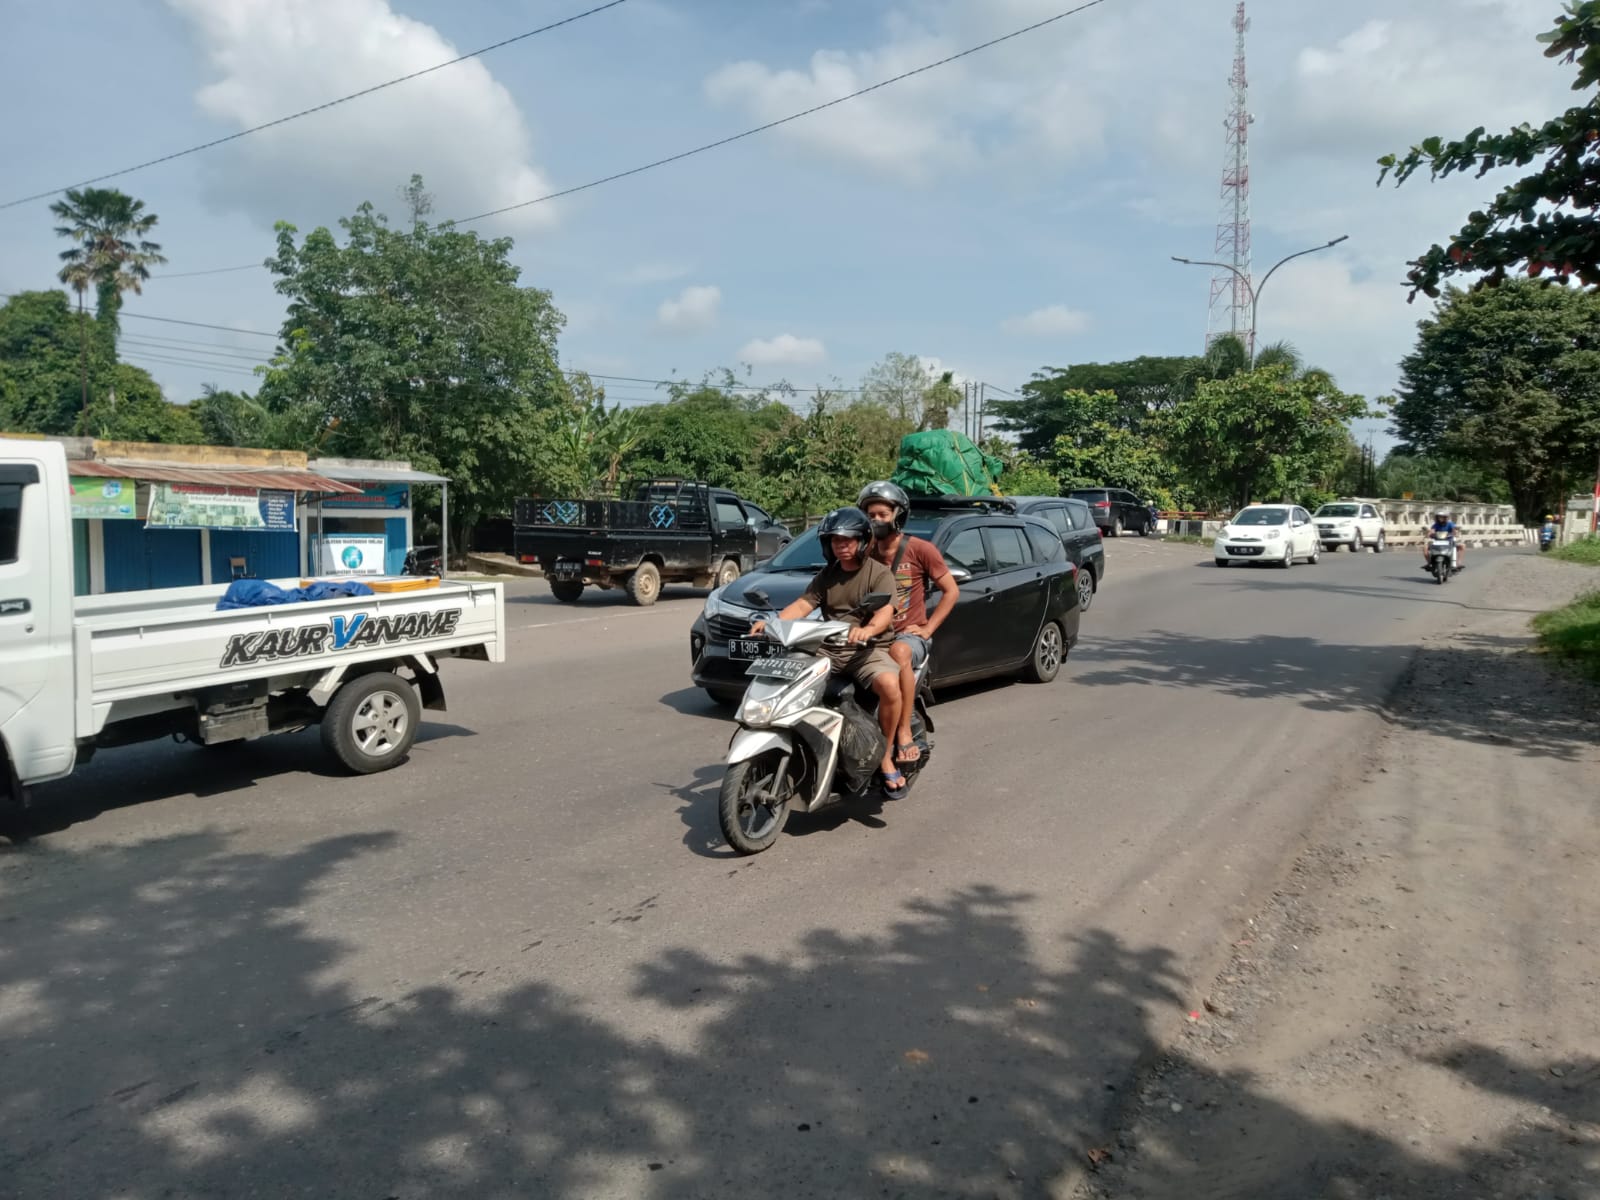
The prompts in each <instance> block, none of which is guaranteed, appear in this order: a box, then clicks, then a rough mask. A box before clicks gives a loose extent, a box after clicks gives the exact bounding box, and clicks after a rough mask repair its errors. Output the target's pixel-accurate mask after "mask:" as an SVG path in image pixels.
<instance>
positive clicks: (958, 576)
mask: <svg viewBox="0 0 1600 1200" xmlns="http://www.w3.org/2000/svg"><path fill="white" fill-rule="evenodd" d="M950 578H951V579H954V580H955V581H956V582H957V583H970V582H971V581H972V572H971V571H969V570H967V569H966V568H965V567H951V568H950Z"/></svg>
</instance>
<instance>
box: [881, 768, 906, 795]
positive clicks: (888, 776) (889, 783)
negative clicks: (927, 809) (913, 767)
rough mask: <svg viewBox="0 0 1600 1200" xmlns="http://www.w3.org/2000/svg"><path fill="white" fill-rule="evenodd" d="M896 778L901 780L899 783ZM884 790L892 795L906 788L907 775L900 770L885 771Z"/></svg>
mask: <svg viewBox="0 0 1600 1200" xmlns="http://www.w3.org/2000/svg"><path fill="white" fill-rule="evenodd" d="M896 780H898V781H899V783H898V785H897V784H896V782H895V781H896ZM883 790H884V791H886V792H888V793H889V794H890V795H891V796H895V795H898V794H899V793H901V792H903V791H905V790H906V777H905V775H903V774H902V773H901V772H899V771H885V772H884V773H883Z"/></svg>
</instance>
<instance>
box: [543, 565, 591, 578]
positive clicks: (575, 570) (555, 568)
mask: <svg viewBox="0 0 1600 1200" xmlns="http://www.w3.org/2000/svg"><path fill="white" fill-rule="evenodd" d="M550 578H551V579H582V578H583V564H582V563H575V562H558V563H551V564H550Z"/></svg>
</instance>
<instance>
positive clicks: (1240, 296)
mask: <svg viewBox="0 0 1600 1200" xmlns="http://www.w3.org/2000/svg"><path fill="white" fill-rule="evenodd" d="M1233 28H1234V33H1235V35H1236V37H1235V44H1234V53H1233V76H1232V78H1231V79H1229V81H1228V82H1229V86H1230V87H1231V89H1232V92H1233V102H1232V104H1231V105H1230V106H1229V109H1228V119H1227V122H1226V125H1227V130H1228V138H1227V147H1228V151H1227V157H1226V158H1225V159H1224V160H1223V165H1222V214H1221V216H1220V217H1219V219H1218V221H1217V253H1216V258H1217V261H1219V262H1226V263H1232V264H1233V270H1232V271H1217V272H1216V273H1215V274H1214V275H1213V276H1212V277H1211V311H1210V315H1209V317H1208V319H1207V322H1206V345H1207V346H1208V347H1209V346H1210V345H1211V343H1212V342H1213V341H1215V340H1216V339H1217V338H1219V337H1221V336H1223V335H1224V334H1232V335H1233V336H1234V337H1237V338H1238V339H1239V340H1240V341H1241V342H1243V343H1245V346H1246V349H1247V350H1248V351H1249V353H1251V354H1252V355H1253V354H1254V353H1255V347H1254V346H1252V345H1250V344H1249V343H1250V338H1251V334H1250V298H1251V297H1250V289H1251V287H1252V286H1253V285H1252V283H1251V279H1250V125H1251V123H1252V122H1253V121H1254V120H1255V118H1254V117H1253V116H1251V115H1250V108H1249V102H1250V80H1249V77H1248V76H1247V75H1246V74H1245V68H1244V35H1245V34H1246V33H1248V32H1249V30H1250V19H1249V18H1248V17H1246V16H1245V15H1244V0H1239V7H1238V9H1237V10H1236V11H1235V12H1234V16H1233Z"/></svg>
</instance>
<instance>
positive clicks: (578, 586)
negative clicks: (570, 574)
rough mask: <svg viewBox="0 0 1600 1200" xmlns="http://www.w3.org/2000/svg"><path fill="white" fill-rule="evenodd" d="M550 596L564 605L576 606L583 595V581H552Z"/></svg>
mask: <svg viewBox="0 0 1600 1200" xmlns="http://www.w3.org/2000/svg"><path fill="white" fill-rule="evenodd" d="M550 594H551V595H552V596H554V597H555V598H556V599H557V600H559V601H561V603H563V604H576V603H577V601H578V597H580V596H582V595H583V580H581V579H552V580H551V581H550Z"/></svg>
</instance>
